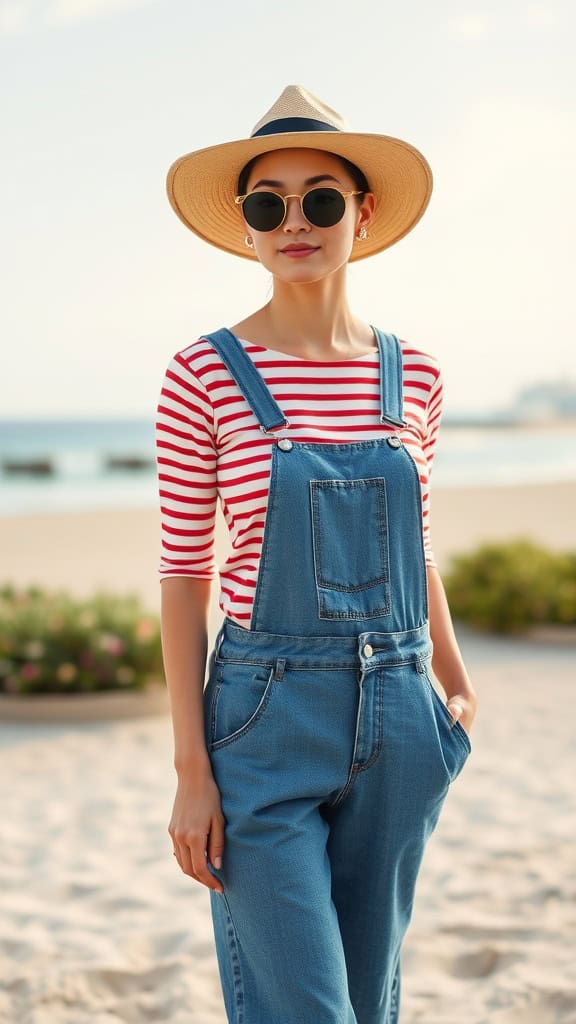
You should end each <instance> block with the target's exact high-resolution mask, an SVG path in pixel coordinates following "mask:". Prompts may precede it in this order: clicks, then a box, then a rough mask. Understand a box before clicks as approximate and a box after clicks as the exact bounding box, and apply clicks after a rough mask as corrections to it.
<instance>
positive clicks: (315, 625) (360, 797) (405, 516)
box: [204, 335, 471, 1024]
mask: <svg viewBox="0 0 576 1024" xmlns="http://www.w3.org/2000/svg"><path fill="white" fill-rule="evenodd" d="M209 337H210V336H209ZM378 337H379V347H380V352H381V355H382V357H383V362H382V366H381V379H382V381H383V384H382V412H383V417H382V422H384V420H385V419H387V418H389V419H390V422H392V421H394V420H396V421H398V419H399V418H400V419H401V417H402V400H401V398H402V396H401V393H399V391H398V388H399V387H400V384H399V379H400V378H399V373H398V365H399V364H398V360H399V359H400V349H399V343H398V341H397V339H396V338H395V337H394V336H393V335H378ZM230 339H232V341H230ZM383 339H386V341H384V340H383ZM219 341H220V342H221V341H222V339H221V338H220V339H219ZM234 341H235V339H234V336H233V335H230V338H228V339H227V342H226V343H227V344H234ZM238 348H239V349H240V351H242V352H243V350H242V349H241V346H238ZM243 356H244V358H245V359H246V360H248V359H249V357H248V356H247V354H246V353H244V352H243ZM237 357H238V352H237V351H236V354H235V359H236V360H237ZM237 372H238V365H237V363H236V364H235V373H237ZM244 386H246V387H248V388H250V374H249V373H247V374H246V376H245V379H244ZM251 400H252V402H253V406H252V407H253V408H254V409H255V410H256V412H257V413H258V410H259V402H260V399H259V390H258V389H255V390H253V391H252V392H251ZM264 413H266V415H267V416H268V422H269V413H270V406H269V404H268V405H267V407H266V409H265V410H263V414H262V419H261V423H262V422H263V420H264V418H265V417H264ZM388 413H390V416H389V417H388ZM263 426H264V429H266V427H265V424H263ZM391 430H393V427H391V426H387V427H383V435H382V437H381V438H378V439H376V440H372V441H363V442H358V443H350V444H303V443H298V442H292V443H291V444H286V443H285V442H286V438H288V436H289V431H287V432H286V431H285V432H284V444H283V445H282V441H281V440H280V441H278V440H277V441H276V443H275V445H274V449H273V455H272V475H271V485H270V496H269V505H268V512H267V517H266V525H265V533H264V543H263V549H262V556H261V563H260V572H259V577H258V581H257V588H256V599H255V604H254V611H253V619H252V623H251V629H250V630H245V629H242V628H241V627H239V626H237V625H236V624H234V623H232V622H231V621H230V620H229V619H225V620H224V622H223V624H222V627H221V629H220V631H219V633H218V636H217V638H216V643H215V646H214V649H213V651H212V652H211V655H210V659H209V666H208V678H207V683H206V688H205V691H204V728H205V740H206V746H207V749H208V751H209V756H210V760H211V764H212V770H213V773H214V778H215V780H216V783H217V785H218V787H219V789H220V794H221V798H222V809H223V812H224V816H225V819H226V829H225V849H224V854H223V864H222V868H220V869H218V870H217V869H215V868H214V867H213V866H212V865H211V866H210V870H211V871H212V872H213V873H214V874H215V875H217V876H218V878H220V880H221V881H222V884H223V887H224V894H223V895H220V894H217V893H214V892H210V901H211V911H212V921H213V926H214V936H215V942H216V953H217V957H218V965H219V970H220V979H221V984H222V992H223V996H224V1003H225V1007H226V1013H227V1017H228V1021H229V1022H232V1024H397V1022H398V1019H399V1016H398V1015H399V1006H400V992H401V946H402V941H403V938H404V935H405V932H406V929H407V927H408V924H409V921H410V918H411V914H412V906H413V900H414V892H415V886H416V880H417V875H418V871H419V867H420V864H421V860H422V857H423V854H424V849H425V845H426V842H427V839H428V837H429V836H430V834H431V833H432V831H433V829H434V828H435V826H436V823H437V821H438V817H439V815H440V811H441V808H442V805H443V802H444V799H445V797H446V794H447V792H448V790H449V786H450V784H451V782H452V781H453V780H454V779H455V778H456V777H457V775H458V774H459V773H460V771H461V770H462V768H463V767H464V764H465V762H466V759H467V757H468V755H469V753H470V750H471V747H470V740H469V738H468V735H467V733H466V732H465V730H464V729H463V727H462V726H461V725H460V724H459V723H456V724H454V723H453V720H452V718H451V715H450V712H449V711H448V709H447V708H446V706H445V704H444V702H443V700H442V699H441V697H440V696H439V694H438V693H437V691H436V690H435V688H434V685H433V681H432V677H431V658H432V642H431V638H430V629H429V622H428V598H427V585H426V567H425V562H424V548H423V541H422V524H421V516H420V512H421V508H420V501H421V498H420V489H419V480H418V472H417V467H416V465H415V463H414V461H413V460H412V458H411V456H410V455H409V453H408V452H407V450H406V448H405V447H404V445H403V444H402V443H401V442H400V439H399V438H398V436H397V435H395V434H391V433H390V431H391Z"/></svg>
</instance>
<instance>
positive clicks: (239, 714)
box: [207, 661, 274, 750]
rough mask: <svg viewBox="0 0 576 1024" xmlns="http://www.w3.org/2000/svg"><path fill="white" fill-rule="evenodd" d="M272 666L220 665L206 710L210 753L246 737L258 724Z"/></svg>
mask: <svg viewBox="0 0 576 1024" xmlns="http://www.w3.org/2000/svg"><path fill="white" fill-rule="evenodd" d="M273 684H274V666H273V665H271V666H268V665H252V664H248V663H247V662H231V661H226V662H220V663H218V672H217V676H216V682H215V686H214V690H213V693H212V696H211V700H210V703H209V708H208V722H207V735H208V741H209V749H210V750H218V749H219V748H220V747H224V746H227V745H228V744H230V743H234V742H236V741H237V740H239V739H240V737H241V736H244V735H246V733H248V732H249V731H250V730H251V729H253V728H254V726H255V725H256V723H257V722H259V721H260V719H261V718H262V715H263V714H264V711H265V710H266V707H267V705H268V702H269V700H270V696H271V692H272V687H273Z"/></svg>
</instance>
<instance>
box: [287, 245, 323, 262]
mask: <svg viewBox="0 0 576 1024" xmlns="http://www.w3.org/2000/svg"><path fill="white" fill-rule="evenodd" d="M319 248H320V246H319V245H317V246H313V245H287V246H286V248H285V249H281V250H280V252H281V253H282V254H283V255H284V256H289V257H290V258H291V259H302V257H303V256H311V255H312V253H314V252H318V249H319Z"/></svg>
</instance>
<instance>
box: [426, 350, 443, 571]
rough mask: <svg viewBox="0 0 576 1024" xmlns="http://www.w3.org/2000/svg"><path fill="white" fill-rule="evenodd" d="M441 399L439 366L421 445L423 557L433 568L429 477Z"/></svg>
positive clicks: (438, 431)
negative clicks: (423, 470) (423, 466)
mask: <svg viewBox="0 0 576 1024" xmlns="http://www.w3.org/2000/svg"><path fill="white" fill-rule="evenodd" d="M443 398H444V381H443V376H442V370H441V368H440V367H439V366H437V367H436V373H435V375H434V380H433V383H432V386H431V388H430V394H429V398H428V403H427V406H426V433H425V437H424V441H423V444H422V449H423V452H424V455H425V457H426V466H427V475H428V480H427V487H426V502H425V517H424V522H423V537H424V555H425V562H426V565H431V566H434V567H435V568H437V563H436V559H435V557H434V552H433V549H432V539H431V531H430V509H431V476H432V468H433V464H434V456H435V455H436V450H437V446H438V436H439V433H440V421H441V419H442V407H443Z"/></svg>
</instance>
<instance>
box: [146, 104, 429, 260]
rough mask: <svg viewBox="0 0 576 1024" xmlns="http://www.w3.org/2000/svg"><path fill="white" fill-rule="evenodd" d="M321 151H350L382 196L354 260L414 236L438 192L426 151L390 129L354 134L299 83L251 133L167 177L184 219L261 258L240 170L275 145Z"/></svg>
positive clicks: (185, 160) (203, 234)
mask: <svg viewBox="0 0 576 1024" xmlns="http://www.w3.org/2000/svg"><path fill="white" fill-rule="evenodd" d="M295 147H297V148H304V149H322V150H325V151H326V152H328V153H334V154H336V155H337V156H343V157H346V159H348V160H351V161H352V163H354V164H356V165H357V166H358V167H359V168H360V170H361V171H363V172H364V174H365V176H366V178H367V180H368V184H369V185H370V189H371V191H372V192H373V193H374V196H375V199H376V211H375V215H374V219H373V220H372V222H371V224H370V228H369V235H368V238H367V239H366V240H365V241H362V242H357V243H355V245H354V249H353V251H352V254H351V256H350V261H352V260H360V259H364V258H365V257H366V256H372V255H373V254H374V253H377V252H380V251H381V250H382V249H386V248H388V246H390V245H393V244H394V243H395V242H398V241H399V239H401V238H403V237H404V235H406V234H408V232H409V231H411V230H412V228H413V227H414V226H415V224H417V223H418V221H419V220H420V218H421V216H422V214H423V213H424V211H425V209H426V207H427V205H428V202H429V200H430V194H431V192H432V171H431V170H430V167H429V165H428V163H427V161H426V160H425V158H424V157H423V156H422V154H421V153H420V152H419V151H418V150H417V149H415V148H414V146H411V145H410V144H409V143H408V142H403V141H402V140H401V139H395V138H392V137H391V136H389V135H372V134H362V133H360V132H351V131H350V129H349V128H348V126H347V125H346V123H345V122H344V120H343V119H342V117H341V116H340V114H338V113H336V111H334V110H332V109H331V108H330V107H327V106H326V105H325V104H324V103H322V101H321V100H319V99H318V98H317V97H316V96H313V95H312V93H310V92H308V91H307V90H306V89H304V88H303V87H302V86H301V85H289V86H287V88H286V89H284V92H283V93H282V95H281V96H280V97H279V99H277V100H276V102H275V103H274V104H273V106H272V107H271V108H270V110H269V111H267V113H266V114H264V117H262V118H261V120H260V121H259V122H258V124H257V125H256V126H255V128H254V130H253V131H252V134H251V136H250V138H248V139H239V140H238V141H236V142H225V143H222V144H221V145H218V146H209V147H208V148H207V149H198V150H196V151H195V152H193V153H187V154H186V155H185V156H181V157H179V158H178V160H176V161H175V162H174V163H173V164H172V166H171V167H170V170H169V171H168V177H167V182H166V187H167V192H168V198H169V200H170V203H171V205H172V207H173V209H174V210H175V212H176V214H177V215H178V217H179V218H180V220H181V221H182V222H183V223H184V224H185V225H186V227H188V228H190V230H191V231H194V233H195V234H197V235H199V236H200V238H203V239H205V241H207V242H210V243H211V245H216V246H218V248H219V249H224V250H225V251H226V252H231V253H234V254H235V255H236V256H243V257H244V258H245V259H248V260H256V259H257V257H256V255H255V253H254V250H251V249H248V248H247V247H246V245H245V244H244V235H245V226H244V222H243V220H242V217H241V213H240V208H239V207H238V206H237V205H235V204H234V196H235V195H237V188H238V176H239V174H240V171H241V170H242V168H243V167H244V166H245V164H247V163H248V161H249V160H251V159H252V158H253V157H255V156H258V155H260V154H261V153H269V152H270V151H271V150H277V149H291V148H295Z"/></svg>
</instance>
